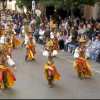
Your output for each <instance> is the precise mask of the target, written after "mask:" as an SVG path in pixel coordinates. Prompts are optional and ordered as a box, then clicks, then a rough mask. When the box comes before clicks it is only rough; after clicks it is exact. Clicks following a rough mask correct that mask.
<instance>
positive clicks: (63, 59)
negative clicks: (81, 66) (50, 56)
mask: <svg viewBox="0 0 100 100" xmlns="http://www.w3.org/2000/svg"><path fill="white" fill-rule="evenodd" d="M58 58H60V59H63V60H66V61H68V62H70V63H74V61H70V60H68V59H64V58H62V57H58ZM90 66H95V65H90ZM91 70H92V71H94V72H97V73H100V71H97V70H95V69H92V68H91Z"/></svg>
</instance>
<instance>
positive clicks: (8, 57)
mask: <svg viewBox="0 0 100 100" xmlns="http://www.w3.org/2000/svg"><path fill="white" fill-rule="evenodd" d="M7 62H8V64H9V65H10V66H13V65H15V63H14V62H13V60H12V59H11V58H10V56H8V55H7Z"/></svg>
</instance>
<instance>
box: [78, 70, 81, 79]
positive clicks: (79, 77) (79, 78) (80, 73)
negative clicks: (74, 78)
mask: <svg viewBox="0 0 100 100" xmlns="http://www.w3.org/2000/svg"><path fill="white" fill-rule="evenodd" d="M78 78H79V80H82V78H81V72H79V77H78Z"/></svg>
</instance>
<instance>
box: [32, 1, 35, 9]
mask: <svg viewBox="0 0 100 100" xmlns="http://www.w3.org/2000/svg"><path fill="white" fill-rule="evenodd" d="M32 9H33V10H35V1H32Z"/></svg>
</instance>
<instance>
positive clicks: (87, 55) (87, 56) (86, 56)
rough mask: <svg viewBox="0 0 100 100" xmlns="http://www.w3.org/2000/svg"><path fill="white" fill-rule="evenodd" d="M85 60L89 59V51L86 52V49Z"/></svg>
mask: <svg viewBox="0 0 100 100" xmlns="http://www.w3.org/2000/svg"><path fill="white" fill-rule="evenodd" d="M85 58H89V51H88V49H86V51H85Z"/></svg>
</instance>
